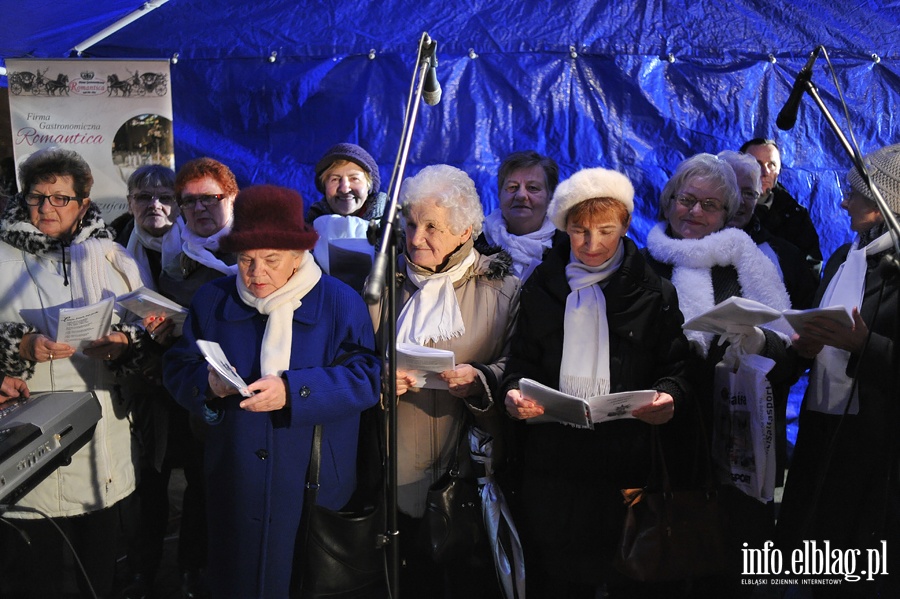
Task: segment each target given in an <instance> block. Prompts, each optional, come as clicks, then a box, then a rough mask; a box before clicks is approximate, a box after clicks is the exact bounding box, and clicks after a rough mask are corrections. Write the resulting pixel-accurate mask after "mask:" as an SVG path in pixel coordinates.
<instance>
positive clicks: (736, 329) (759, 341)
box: [719, 324, 766, 354]
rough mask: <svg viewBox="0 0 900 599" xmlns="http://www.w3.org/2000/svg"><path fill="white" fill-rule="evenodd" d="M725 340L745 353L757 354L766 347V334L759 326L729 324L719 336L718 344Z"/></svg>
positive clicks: (722, 343) (723, 342)
mask: <svg viewBox="0 0 900 599" xmlns="http://www.w3.org/2000/svg"><path fill="white" fill-rule="evenodd" d="M725 342H728V343H729V345H730V347H733V348H737V349H738V350H740V351H742V352H743V353H745V354H758V353H760V352H761V351H762V350H763V349H764V348H765V347H766V335H765V333H763V332H762V329H761V328H759V327H754V326H748V325H743V324H729V325H727V326H726V327H725V332H724V333H722V335H721V337H720V338H719V345H724V344H725Z"/></svg>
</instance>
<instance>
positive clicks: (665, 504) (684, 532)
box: [615, 414, 725, 582]
mask: <svg viewBox="0 0 900 599" xmlns="http://www.w3.org/2000/svg"><path fill="white" fill-rule="evenodd" d="M698 416H699V414H698ZM701 426H702V422H701ZM701 430H702V429H701ZM700 445H701V448H702V449H701V451H700V456H701V459H702V460H703V461H704V465H705V468H706V482H705V484H703V485H702V486H701V488H698V489H689V490H673V489H672V484H671V481H670V480H669V474H668V470H667V469H666V459H665V455H664V452H663V449H662V444H661V442H660V439H659V431H658V429H657V427H656V426H654V427H652V429H651V437H650V451H651V460H652V466H651V469H650V476H649V480H648V482H647V485H646V486H645V487H644V488H643V489H625V490H623V491H622V493H623V495H624V496H625V503H626V505H627V506H628V507H627V511H626V515H625V524H624V526H623V529H622V537H621V540H620V542H619V547H618V551H617V555H616V560H615V565H616V567H617V568H618V569H619V570H620V571H621V572H622V573H623V574H625V575H626V576H628V577H629V578H632V579H634V580H638V581H641V582H662V581H674V580H687V579H693V578H702V577H705V576H712V575H714V574H719V573H721V572H723V571H724V569H725V530H724V522H723V518H722V516H723V514H724V510H723V509H721V508H720V506H719V494H718V491H717V489H716V485H715V483H714V481H713V476H712V468H711V466H710V456H709V448H708V447H707V446H706V435H705V434H703V435H702V436H701V442H700Z"/></svg>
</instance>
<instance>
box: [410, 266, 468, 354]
mask: <svg viewBox="0 0 900 599" xmlns="http://www.w3.org/2000/svg"><path fill="white" fill-rule="evenodd" d="M477 260H478V253H477V252H476V251H474V250H469V254H468V255H467V256H466V257H465V258H464V259H463V260H461V261H460V263H459V264H457V265H456V266H454V267H452V268H448V269H447V270H445V271H444V272H438V273H431V272H424V271H420V270H418V269H416V267H415V265H414V264H412V263H410V262H407V264H406V275H407V276H408V277H409V280H410V281H412V283H413V284H414V285H415V286H416V287H418V289H417V290H416V292H415V293H413V294H412V295H411V296H410V298H409V300H408V301H407V302H406V305H404V306H403V310H401V311H400V316H399V317H398V318H397V343H414V344H416V345H426V344H427V343H428V342H429V341H434V342H437V341H446V340H448V339H452V338H454V337H459V336H460V335H462V334H463V333H465V332H466V325H465V324H464V323H463V317H462V312H461V311H460V309H459V300H458V299H457V297H456V291H455V290H454V288H453V283H455V282H456V281H458V280H460V279H461V278H463V277H464V276H465V274H466V272H468V270H469V268H471V267H472V266H473V265H474V264H475V263H476V262H477Z"/></svg>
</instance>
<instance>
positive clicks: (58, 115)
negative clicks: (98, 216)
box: [6, 58, 175, 222]
mask: <svg viewBox="0 0 900 599" xmlns="http://www.w3.org/2000/svg"><path fill="white" fill-rule="evenodd" d="M6 67H7V76H8V81H9V108H10V117H11V122H12V137H13V139H12V141H13V152H14V157H15V160H16V164H17V165H18V164H21V162H22V161H23V160H25V158H27V157H28V156H29V155H30V154H32V153H33V152H35V151H37V150H39V149H41V148H45V147H48V146H59V147H62V148H66V149H70V150H74V151H76V152H78V153H79V154H80V155H81V156H82V157H84V159H85V160H87V162H88V164H89V165H90V166H91V171H92V173H93V175H94V187H93V189H92V191H91V200H92V201H93V202H94V203H95V204H97V205H98V206H99V207H100V208H101V209H102V210H103V215H104V219H106V220H107V222H109V221H111V220H112V219H113V218H114V217H116V216H118V215H119V214H122V213H123V212H125V211H126V208H127V203H126V198H125V196H126V193H127V186H126V182H127V181H128V177H129V176H130V175H131V173H133V172H134V171H135V169H137V168H138V167H139V166H141V165H144V164H162V165H164V166H169V167H171V168H174V167H175V152H174V144H173V139H172V88H171V80H170V78H169V62H168V61H166V60H83V59H80V58H78V59H30V58H28V59H24V58H22V59H12V58H9V59H7V60H6Z"/></svg>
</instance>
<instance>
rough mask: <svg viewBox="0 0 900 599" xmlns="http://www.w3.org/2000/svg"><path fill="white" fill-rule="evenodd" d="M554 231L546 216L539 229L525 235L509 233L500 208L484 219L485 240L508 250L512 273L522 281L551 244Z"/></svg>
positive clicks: (554, 228)
mask: <svg viewBox="0 0 900 599" xmlns="http://www.w3.org/2000/svg"><path fill="white" fill-rule="evenodd" d="M555 232H556V227H555V226H554V225H553V223H552V222H550V219H549V218H547V217H546V216H545V217H544V222H543V223H541V228H540V229H538V230H537V231H534V232H532V233H526V234H525V235H513V234H512V233H510V232H509V229H507V227H506V221H505V220H504V219H503V214H502V213H501V212H500V210H494V211H493V212H491V213H490V214H489V215H488V216H486V217H485V219H484V233H485V236H486V237H487V241H488V242H489V243H491V244H495V245H499V246H500V247H502V248H503V249H504V250H506V251H507V252H509V255H510V256H512V259H513V274H515V275H516V276H517V277H519V279H521V280H523V281H524V280H525V279H527V278H528V275H530V274H531V271H533V270H534V269H535V267H536V266H537V265H538V264H540V262H541V259H542V258H543V257H544V250H545V249H546V248H549V247H550V246H551V245H552V244H553V234H554V233H555Z"/></svg>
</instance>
